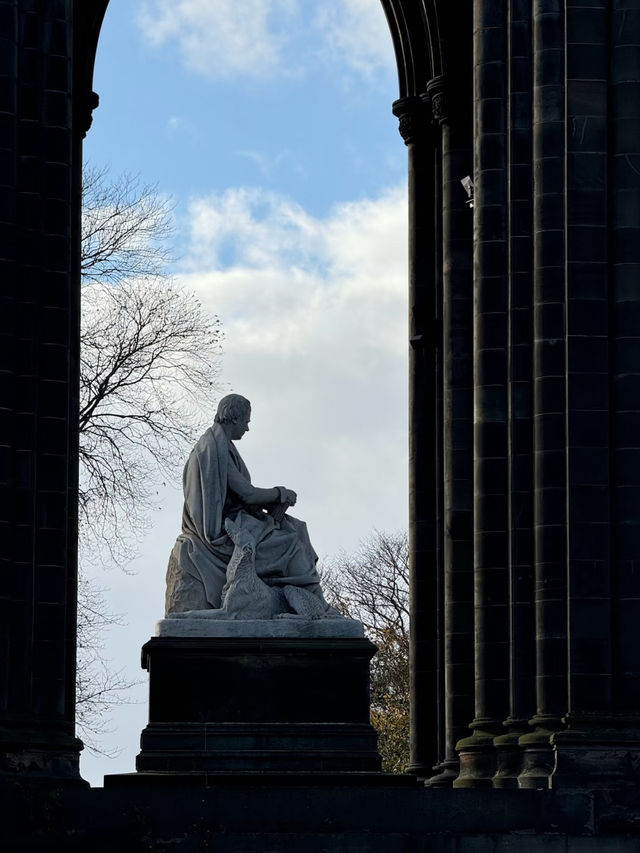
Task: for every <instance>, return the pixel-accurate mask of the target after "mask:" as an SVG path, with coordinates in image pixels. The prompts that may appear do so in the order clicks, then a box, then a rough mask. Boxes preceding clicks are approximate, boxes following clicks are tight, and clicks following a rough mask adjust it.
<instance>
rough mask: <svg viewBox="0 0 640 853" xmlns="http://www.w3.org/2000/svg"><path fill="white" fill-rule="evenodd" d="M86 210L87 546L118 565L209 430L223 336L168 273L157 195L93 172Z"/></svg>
mask: <svg viewBox="0 0 640 853" xmlns="http://www.w3.org/2000/svg"><path fill="white" fill-rule="evenodd" d="M83 204H84V207H83V239H82V257H81V265H82V272H83V292H82V330H81V340H80V471H81V478H80V525H81V540H82V545H83V553H84V555H85V558H86V559H95V558H96V557H97V558H98V559H100V558H101V557H103V556H105V555H106V556H107V557H108V558H109V559H112V560H115V561H117V562H118V563H120V564H121V565H123V564H125V563H126V562H127V561H128V560H129V559H130V558H131V556H132V555H133V553H134V551H135V542H136V538H137V536H138V535H139V534H140V533H141V531H142V530H143V529H144V525H145V522H146V519H147V517H148V513H149V510H150V509H151V507H152V506H153V504H154V497H155V493H156V489H157V485H158V482H159V478H161V477H167V476H170V477H171V478H173V479H176V478H177V476H178V475H179V470H180V468H181V466H182V462H183V456H184V452H185V449H186V448H187V447H188V446H189V444H190V443H191V442H193V440H194V439H195V438H196V437H197V435H198V433H199V431H200V430H201V428H202V427H203V425H204V424H203V421H202V411H201V410H200V409H199V406H198V403H199V402H201V401H202V400H203V399H208V398H210V397H211V393H212V390H214V389H215V380H216V377H217V374H218V361H219V352H220V342H221V338H222V335H221V331H220V325H219V321H218V319H217V318H216V317H211V316H210V315H208V314H207V313H206V312H205V311H204V309H203V307H202V305H201V303H200V302H199V301H198V299H197V298H196V297H195V296H194V295H193V294H191V293H186V292H184V291H183V290H181V289H180V288H179V287H178V286H177V285H176V284H175V282H174V281H173V279H172V278H171V277H170V276H169V275H168V274H167V273H166V271H165V270H166V265H167V263H168V261H169V254H168V251H167V249H166V248H165V244H166V241H167V239H168V238H169V237H170V235H171V219H170V214H171V208H170V206H169V204H168V202H167V200H166V199H163V198H162V197H161V196H159V195H158V193H157V191H156V190H155V188H154V187H149V186H144V185H141V184H140V182H139V180H138V179H136V178H131V177H128V176H123V177H122V178H120V179H118V180H117V181H115V182H109V181H107V178H106V175H105V173H104V172H100V171H96V170H88V171H87V172H86V173H85V182H84V191H83Z"/></svg>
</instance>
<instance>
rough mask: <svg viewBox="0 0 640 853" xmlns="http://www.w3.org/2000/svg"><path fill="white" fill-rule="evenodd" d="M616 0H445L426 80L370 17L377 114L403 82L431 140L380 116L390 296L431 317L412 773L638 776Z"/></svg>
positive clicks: (450, 777) (635, 46) (417, 359)
mask: <svg viewBox="0 0 640 853" xmlns="http://www.w3.org/2000/svg"><path fill="white" fill-rule="evenodd" d="M416 5H417V4H416ZM409 7H412V8H413V4H410V3H397V4H393V3H390V4H389V11H390V14H391V11H392V10H395V12H397V11H398V10H399V9H400V8H402V9H403V10H405V11H406V10H407V9H408V8H409ZM453 7H455V10H454V8H453ZM633 7H634V4H633V3H627V2H621V3H617V2H616V3H606V2H599V0H594V2H590V3H588V4H584V3H577V2H571V0H566V2H557V1H556V2H554V0H516V1H515V2H513V3H509V4H501V3H496V2H493V0H476V2H474V3H473V4H471V3H469V4H449V5H448V6H445V5H444V4H443V5H442V6H441V7H438V11H439V16H438V19H437V20H436V17H435V16H434V17H432V18H431V20H430V21H429V27H428V35H426V36H425V40H426V42H427V44H428V45H429V50H428V51H427V57H428V59H427V60H425V59H424V58H423V59H422V60H421V61H422V62H426V64H427V66H428V68H427V69H426V77H427V80H426V81H425V80H424V79H417V78H416V76H415V74H414V73H413V72H414V71H415V70H416V63H415V61H414V60H413V57H415V56H416V55H417V51H418V43H419V41H420V38H421V33H420V29H419V26H417V24H416V21H417V19H413V20H412V19H411V17H410V14H409V17H406V16H405V18H404V22H405V25H403V24H397V23H396V24H394V25H392V29H394V27H395V32H396V41H397V42H399V43H400V44H401V45H402V48H403V49H402V51H401V52H399V57H400V63H399V67H400V82H401V95H402V98H401V100H400V101H399V102H398V103H397V105H396V112H397V114H400V117H401V122H402V121H403V120H405V121H406V119H405V118H404V117H405V114H406V110H405V107H404V105H405V104H409V103H412V102H414V101H417V100H420V99H422V100H431V103H432V107H433V115H434V122H433V130H432V135H431V140H430V141H429V142H426V143H424V142H422V141H420V140H417V139H415V138H414V137H413V136H412V137H409V138H407V136H406V134H405V133H404V132H403V128H402V126H401V132H402V133H403V136H404V138H405V141H406V142H407V144H408V145H409V148H410V153H409V157H410V184H411V193H410V198H411V200H412V204H413V212H414V217H415V218H414V220H412V226H413V230H414V233H415V235H416V239H415V240H414V242H413V244H412V257H411V262H410V268H411V270H412V271H413V272H414V279H413V289H412V303H411V311H412V317H413V318H414V321H416V318H419V319H418V320H417V322H418V323H419V324H420V325H421V327H422V328H424V329H430V328H436V329H437V333H436V336H435V347H434V348H433V349H432V352H431V354H430V357H429V359H428V362H427V364H426V365H425V364H424V363H423V362H422V360H421V358H422V357H421V355H419V354H417V353H416V352H415V350H414V352H413V354H412V375H413V396H412V418H413V425H414V433H415V431H416V430H417V431H418V432H420V431H421V430H422V433H421V435H422V440H423V442H425V441H426V442H427V443H428V448H425V447H424V444H422V445H421V447H420V449H419V451H418V452H417V453H416V454H414V456H413V458H412V468H413V470H412V482H413V483H414V484H415V488H414V491H413V498H412V524H413V526H414V528H416V532H415V534H414V535H415V537H416V540H415V541H416V542H419V544H418V546H417V547H415V548H414V562H413V573H414V578H413V592H414V604H415V610H414V620H415V621H414V635H415V641H416V643H415V646H414V650H413V654H414V670H413V672H414V680H415V685H414V691H415V694H416V696H417V697H418V702H421V701H422V699H421V698H420V694H421V686H420V685H421V683H422V684H424V683H425V681H426V682H428V683H429V684H430V685H433V684H438V685H439V686H440V687H441V688H442V685H443V683H444V689H440V690H439V691H438V696H439V702H440V707H438V708H437V709H435V710H434V712H433V718H432V719H429V717H428V715H426V714H424V713H422V711H421V708H420V707H419V706H418V705H416V706H415V708H414V722H413V728H414V732H413V764H414V768H415V769H416V770H417V771H419V772H422V773H423V774H424V775H425V776H429V775H431V766H432V765H434V764H435V765H436V767H437V769H438V772H437V773H436V775H435V777H433V779H432V784H434V785H447V784H451V783H453V784H454V786H456V787H467V786H469V787H483V786H496V787H504V786H515V785H519V786H521V787H529V786H531V787H540V786H543V787H546V786H547V785H551V786H552V787H560V788H562V787H570V788H589V787H594V786H595V787H616V786H623V785H625V784H630V785H634V784H637V776H636V769H635V768H636V767H637V765H638V760H639V759H640V751H639V750H640V714H639V712H640V697H639V695H638V691H639V689H640V657H639V656H638V654H637V650H638V649H637V646H638V642H639V634H638V629H637V627H636V626H637V625H638V624H640V612H639V608H640V587H639V586H638V585H639V584H640V575H639V573H638V566H639V565H640V563H638V557H639V556H640V553H639V552H640V535H639V534H640V530H639V528H638V509H639V507H640V491H639V489H640V479H639V478H640V468H639V467H638V464H639V460H640V450H639V445H640V439H638V437H637V436H638V432H637V429H636V426H637V424H638V417H639V411H638V410H639V407H640V393H639V392H640V386H639V384H638V383H639V382H640V379H639V377H640V368H639V365H640V337H639V336H640V322H639V320H638V312H639V310H640V308H639V305H640V266H639V261H640V242H639V241H638V239H637V236H638V228H639V226H640V218H639V214H638V211H639V210H640V208H639V207H638V206H637V205H636V202H637V201H638V199H639V198H640V195H639V193H640V189H639V187H640V185H639V184H638V178H637V174H636V173H635V172H633V168H634V164H635V160H636V159H637V158H638V155H639V153H640V122H639V118H640V115H639V111H640V100H639V99H638V97H637V94H638V90H639V87H640V16H639V13H638V10H637V9H635V8H633ZM465 15H466V22H465ZM394 20H396V21H397V17H396V18H395V19H394ZM407 21H412V22H411V23H409V24H408V25H406V22H407ZM407 57H409V58H408V59H407ZM420 72H421V74H424V73H425V69H422V68H421V69H420ZM428 78H430V79H428ZM425 82H426V85H424V83H425ZM445 104H446V106H445ZM425 136H428V134H424V135H423V138H424V137H425ZM434 160H435V165H434ZM427 172H428V173H429V174H426V173H427ZM433 173H435V177H434V178H432V177H431V175H432V174H433ZM466 175H469V176H471V177H472V179H473V181H474V184H475V186H474V198H473V213H471V212H470V211H465V210H464V201H465V195H464V190H463V188H462V186H461V185H460V184H459V182H460V181H461V180H462V179H463V178H465V176H466ZM429 194H431V195H432V196H433V197H434V199H435V208H436V212H435V213H433V211H432V209H431V208H429V207H428V206H427V205H426V204H425V197H428V196H429ZM465 212H466V213H467V221H466V222H465ZM471 219H472V220H473V235H472V234H471ZM424 232H428V233H429V234H430V235H432V239H431V242H430V241H429V239H428V238H427V239H426V240H423V239H420V238H421V237H422V235H423V233H424ZM425 288H426V289H427V291H428V292H427V295H426V296H425V294H424V291H425ZM472 306H473V307H472ZM472 413H473V414H472ZM434 414H435V416H434ZM425 422H426V423H427V424H428V425H429V426H428V427H427V429H426V430H425V428H424V426H423V425H424V423H425ZM472 424H473V425H472ZM414 438H415V435H414ZM426 490H429V495H426V494H425V491H426ZM434 519H436V523H435V525H434V526H431V527H430V526H429V524H430V522H432V521H433V520H434ZM472 602H473V604H472ZM472 608H473V609H472ZM434 650H437V652H436V656H437V663H436V664H435V669H436V670H437V671H438V672H439V673H440V674H437V673H436V672H434V662H433V656H434ZM431 692H432V691H431ZM471 697H473V700H472V698H471ZM434 719H435V720H437V724H436V725H435V726H434ZM466 726H470V727H471V732H470V733H469V732H467V734H466V735H465V734H464V727H466ZM434 728H436V729H437V730H438V735H437V736H435V735H434ZM456 741H457V747H456V750H457V753H458V755H459V760H460V772H458V766H457V765H458V762H457V760H456V756H455V751H456V750H454V748H453V746H454V744H455V742H456Z"/></svg>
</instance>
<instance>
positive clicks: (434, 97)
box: [426, 76, 449, 124]
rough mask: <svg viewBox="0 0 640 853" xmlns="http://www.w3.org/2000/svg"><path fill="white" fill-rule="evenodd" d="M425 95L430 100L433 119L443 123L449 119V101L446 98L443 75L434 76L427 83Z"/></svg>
mask: <svg viewBox="0 0 640 853" xmlns="http://www.w3.org/2000/svg"><path fill="white" fill-rule="evenodd" d="M426 97H427V98H428V99H429V101H430V102H431V111H432V113H433V118H434V121H437V122H438V124H445V123H446V122H448V121H449V103H448V98H447V85H446V79H445V78H444V77H443V76H439V77H434V78H433V79H432V80H429V82H428V83H427V93H426Z"/></svg>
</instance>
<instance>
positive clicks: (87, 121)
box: [79, 92, 100, 139]
mask: <svg viewBox="0 0 640 853" xmlns="http://www.w3.org/2000/svg"><path fill="white" fill-rule="evenodd" d="M99 104H100V98H99V96H98V95H97V93H96V92H88V93H87V94H86V95H85V97H84V98H82V102H81V105H80V109H79V120H80V130H81V132H82V138H83V139H84V137H85V136H86V135H87V133H88V132H89V128H90V127H91V125H92V123H93V111H94V110H95V109H97V107H98V105H99Z"/></svg>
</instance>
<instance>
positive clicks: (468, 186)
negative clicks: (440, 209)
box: [460, 175, 473, 207]
mask: <svg viewBox="0 0 640 853" xmlns="http://www.w3.org/2000/svg"><path fill="white" fill-rule="evenodd" d="M460 183H461V184H462V186H463V187H464V189H465V192H466V194H467V196H468V197H469V198H468V201H467V204H468V205H469V207H473V181H472V180H471V175H467V176H466V177H464V178H463V179H462V180H461V181H460Z"/></svg>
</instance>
